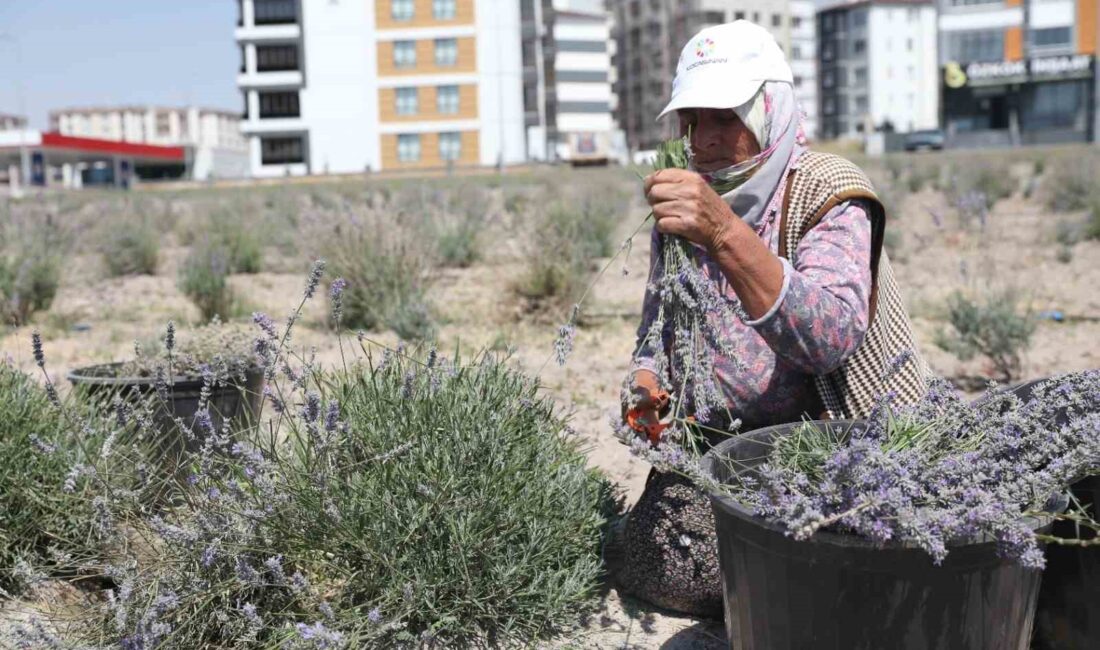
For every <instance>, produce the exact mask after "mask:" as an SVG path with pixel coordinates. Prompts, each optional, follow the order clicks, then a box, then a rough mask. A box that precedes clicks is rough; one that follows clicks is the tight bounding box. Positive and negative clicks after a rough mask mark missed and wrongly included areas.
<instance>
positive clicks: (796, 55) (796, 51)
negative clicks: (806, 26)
mask: <svg viewBox="0 0 1100 650" xmlns="http://www.w3.org/2000/svg"><path fill="white" fill-rule="evenodd" d="M791 58H792V59H794V60H796V61H797V60H799V59H801V58H802V48H801V47H799V46H797V45H792V46H791Z"/></svg>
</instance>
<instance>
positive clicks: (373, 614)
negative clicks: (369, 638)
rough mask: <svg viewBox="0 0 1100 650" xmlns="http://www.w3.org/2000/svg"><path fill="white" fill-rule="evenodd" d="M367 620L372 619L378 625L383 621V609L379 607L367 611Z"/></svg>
mask: <svg viewBox="0 0 1100 650" xmlns="http://www.w3.org/2000/svg"><path fill="white" fill-rule="evenodd" d="M367 620H368V621H370V622H371V624H372V625H378V624H379V623H381V622H382V610H381V609H380V608H378V607H375V608H373V609H371V610H370V611H369V612H367Z"/></svg>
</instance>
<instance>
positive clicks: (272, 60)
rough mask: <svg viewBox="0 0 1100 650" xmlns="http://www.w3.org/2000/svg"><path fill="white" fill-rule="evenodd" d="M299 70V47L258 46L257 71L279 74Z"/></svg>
mask: <svg viewBox="0 0 1100 650" xmlns="http://www.w3.org/2000/svg"><path fill="white" fill-rule="evenodd" d="M297 69H298V46H297V45H258V46H256V71H257V72H278V71H282V70H297Z"/></svg>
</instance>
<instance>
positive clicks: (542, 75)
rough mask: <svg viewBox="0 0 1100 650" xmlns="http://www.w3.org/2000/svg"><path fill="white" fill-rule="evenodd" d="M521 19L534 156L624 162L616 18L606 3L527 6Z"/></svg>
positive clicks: (546, 0) (557, 0)
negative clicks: (616, 83)
mask: <svg viewBox="0 0 1100 650" xmlns="http://www.w3.org/2000/svg"><path fill="white" fill-rule="evenodd" d="M521 18H522V22H523V65H524V108H525V114H526V127H527V153H528V157H529V158H530V159H532V160H547V161H555V160H557V161H569V162H573V163H583V162H594V161H607V160H611V159H615V158H619V157H621V156H622V155H623V153H624V152H622V151H621V150H622V148H623V144H622V137H621V132H620V131H619V130H618V126H617V124H616V122H615V119H614V111H615V108H616V104H617V100H616V98H615V95H614V92H613V84H614V78H615V69H614V67H613V65H612V56H613V48H614V41H612V39H611V14H610V13H609V12H608V11H607V9H606V8H605V7H604V5H603V2H602V0H522V2H521Z"/></svg>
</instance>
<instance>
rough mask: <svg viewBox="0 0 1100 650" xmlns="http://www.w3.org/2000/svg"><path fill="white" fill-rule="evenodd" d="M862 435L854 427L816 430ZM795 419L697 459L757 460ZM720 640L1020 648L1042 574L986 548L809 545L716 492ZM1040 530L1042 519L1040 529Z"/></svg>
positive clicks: (723, 470) (713, 468)
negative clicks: (940, 552)
mask: <svg viewBox="0 0 1100 650" xmlns="http://www.w3.org/2000/svg"><path fill="white" fill-rule="evenodd" d="M815 424H816V425H818V426H829V427H845V428H848V427H858V426H861V424H860V422H858V421H851V420H848V421H844V420H837V421H830V422H816V423H815ZM799 426H802V424H801V423H796V424H788V425H780V426H775V427H768V428H766V429H759V430H756V431H753V432H750V433H747V434H745V435H743V436H738V437H736V438H731V439H729V440H726V441H724V442H722V443H720V444H719V445H717V446H716V447H715V448H714V449H713V450H712V451H711V452H710V453H708V454H707V455H706V457H704V461H703V462H704V465H705V467H706V469H707V470H708V471H710V472H712V473H713V474H714V475H715V476H716V477H717V478H718V480H719V481H725V480H726V479H727V478H728V476H729V471H730V470H729V468H728V466H727V464H726V463H724V462H722V461H721V460H720V459H721V458H733V459H736V460H738V461H740V463H741V466H742V467H744V466H746V465H747V466H750V467H751V466H752V465H754V464H757V463H759V462H761V460H762V459H763V457H764V456H765V455H766V454H767V453H768V451H769V450H770V449H771V446H770V444H768V443H770V441H771V440H773V439H775V438H777V437H780V436H784V435H787V434H788V433H789V432H791V431H792V430H793V429H794V428H796V427H799ZM711 504H712V506H713V508H714V518H715V524H716V529H717V533H718V557H719V562H720V564H721V567H722V581H723V590H724V600H725V610H726V612H725V618H726V633H727V636H728V638H729V642H730V647H731V648H735V649H737V650H802V649H804V648H814V649H815V650H817V649H828V648H836V649H838V650H839V649H843V650H855V649H866V650H883V649H889V650H898V649H912V650H918V649H919V650H928V649H942V650H979V649H980V650H1027V648H1028V641H1029V639H1030V637H1031V628H1032V621H1033V616H1034V613H1035V602H1036V597H1037V596H1038V592H1039V580H1040V577H1041V572H1039V571H1035V570H1030V569H1025V568H1023V567H1022V566H1020V565H1019V564H1017V563H1016V562H1014V561H1012V560H1007V559H1002V558H999V557H997V554H996V547H995V544H994V543H993V542H976V543H973V544H964V545H957V546H952V547H951V549H950V553H949V554H948V556H947V558H946V559H945V560H944V562H943V564H941V565H940V566H935V565H934V564H933V563H932V558H931V557H930V556H929V555H928V554H927V553H926V552H925V551H923V550H921V549H919V548H917V547H915V546H912V545H908V544H905V543H902V542H897V543H890V544H887V545H885V546H878V545H875V544H874V543H872V542H870V541H868V540H864V539H861V538H858V537H855V536H850V535H842V534H836V533H829V532H818V533H816V534H815V535H814V536H813V537H812V538H810V539H809V540H806V541H797V540H794V539H793V538H791V537H788V536H787V535H786V534H785V532H784V529H783V528H781V527H779V526H777V525H774V524H771V523H769V522H766V521H764V520H763V519H761V518H759V517H756V516H754V515H753V514H752V512H751V511H749V510H748V509H746V508H744V507H743V506H741V505H740V504H738V503H737V502H735V501H733V500H732V499H730V498H729V497H726V496H723V495H720V494H712V495H711ZM1037 524H1038V522H1037Z"/></svg>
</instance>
